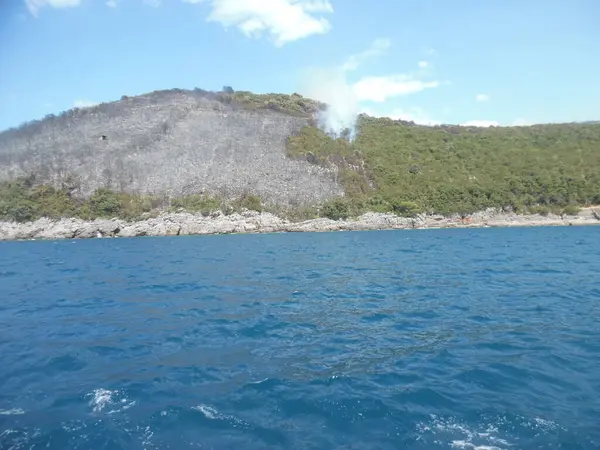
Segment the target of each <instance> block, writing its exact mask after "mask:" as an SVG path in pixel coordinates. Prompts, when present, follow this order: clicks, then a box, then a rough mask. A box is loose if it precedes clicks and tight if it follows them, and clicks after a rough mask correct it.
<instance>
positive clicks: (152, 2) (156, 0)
mask: <svg viewBox="0 0 600 450" xmlns="http://www.w3.org/2000/svg"><path fill="white" fill-rule="evenodd" d="M144 4H145V5H146V6H151V7H152V8H158V7H159V6H160V4H161V0H144Z"/></svg>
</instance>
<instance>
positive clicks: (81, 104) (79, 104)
mask: <svg viewBox="0 0 600 450" xmlns="http://www.w3.org/2000/svg"><path fill="white" fill-rule="evenodd" d="M97 104H98V102H93V101H91V100H85V99H79V100H75V101H74V102H73V106H74V107H75V108H88V107H90V106H94V105H97Z"/></svg>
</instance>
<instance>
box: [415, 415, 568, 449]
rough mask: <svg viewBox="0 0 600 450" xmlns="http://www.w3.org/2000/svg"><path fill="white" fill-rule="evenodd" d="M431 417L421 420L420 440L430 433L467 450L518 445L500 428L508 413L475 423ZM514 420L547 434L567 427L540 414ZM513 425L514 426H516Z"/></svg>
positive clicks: (506, 421)
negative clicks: (502, 432) (427, 419)
mask: <svg viewBox="0 0 600 450" xmlns="http://www.w3.org/2000/svg"><path fill="white" fill-rule="evenodd" d="M430 418H431V420H430V421H427V422H426V423H424V422H421V423H419V424H418V425H417V431H418V432H419V438H418V440H422V439H423V438H425V437H427V436H429V437H431V438H433V439H435V442H437V443H439V444H442V443H447V445H449V446H450V447H451V448H456V449H465V450H504V449H508V448H514V446H515V444H514V443H511V442H509V441H508V439H507V437H506V436H502V435H501V432H500V431H499V427H503V426H504V425H508V424H509V419H507V418H506V417H504V416H498V417H496V418H494V419H493V420H492V421H491V422H483V423H479V424H475V425H467V424H466V423H464V422H461V421H459V420H457V419H456V418H453V417H445V418H444V417H439V416H436V415H435V414H432V415H431V416H430ZM513 420H516V421H517V422H518V424H517V425H516V427H517V428H520V427H522V428H526V429H527V428H528V429H530V430H535V431H536V432H538V434H546V433H549V432H553V431H556V430H561V431H565V429H564V428H563V427H561V426H560V425H558V424H557V423H555V422H553V421H551V420H547V419H542V418H539V417H535V418H533V419H529V418H526V417H522V416H517V417H514V418H512V419H510V421H511V422H512V421H513ZM504 428H505V427H504ZM511 428H514V426H513V427H511Z"/></svg>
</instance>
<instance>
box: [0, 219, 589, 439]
mask: <svg viewBox="0 0 600 450" xmlns="http://www.w3.org/2000/svg"><path fill="white" fill-rule="evenodd" d="M599 244H600V228H585V227H582V228H579V227H572V228H525V229H481V230H469V229H455V230H405V231H380V232H344V233H320V234H319V233H300V234H273V235H232V236H204V237H200V236H198V237H191V236H190V237H174V238H169V237H161V238H135V239H98V240H86V241H83V240H81V241H62V242H10V243H0V300H1V302H0V362H1V364H0V448H2V449H41V448H44V449H46V448H50V449H61V450H63V449H186V448H215V449H241V448H244V449H263V448H294V449H334V448H344V449H392V448H403V449H443V448H465V449H474V448H480V449H490V448H497V449H538V448H539V449H553V448H561V449H588V448H589V449H592V448H600V308H599V306H598V305H599V301H600V275H599V274H600V245H599Z"/></svg>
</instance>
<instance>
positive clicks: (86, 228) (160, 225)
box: [0, 209, 600, 240]
mask: <svg viewBox="0 0 600 450" xmlns="http://www.w3.org/2000/svg"><path fill="white" fill-rule="evenodd" d="M569 224H572V225H589V224H600V221H599V219H597V218H596V217H595V216H593V215H592V212H591V211H586V212H582V213H581V214H580V215H579V216H577V217H576V218H574V219H573V220H571V221H567V220H563V219H561V218H560V217H559V216H553V215H549V216H540V215H530V216H520V215H517V214H515V213H512V212H510V213H505V212H502V211H499V210H494V209H489V210H486V211H480V212H478V213H475V214H472V215H470V216H468V217H467V218H466V219H465V218H461V217H460V216H454V217H443V216H439V215H424V214H421V215H418V216H417V217H413V218H406V217H398V216H395V215H393V214H383V213H374V212H369V213H365V214H363V215H362V216H360V217H358V218H356V219H348V220H338V221H336V220H331V219H326V218H320V219H313V220H306V221H304V222H298V223H292V222H289V221H288V220H285V219H282V218H280V217H277V216H275V215H273V214H271V213H266V212H262V213H259V212H256V211H243V212H242V213H241V214H231V215H224V214H212V215H211V216H209V217H205V216H204V215H202V214H191V213H187V212H177V213H165V214H162V215H160V216H158V217H154V218H147V219H144V220H141V221H138V222H125V221H122V220H119V219H98V220H94V221H87V222H86V221H84V220H81V219H60V220H51V219H45V218H44V219H39V220H36V221H35V222H28V223H12V222H0V240H19V239H21V240H23V239H70V238H92V237H135V236H178V235H205V234H228V233H277V232H318V231H343V230H351V231H355V230H383V229H410V228H457V227H510V226H538V225H569Z"/></svg>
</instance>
